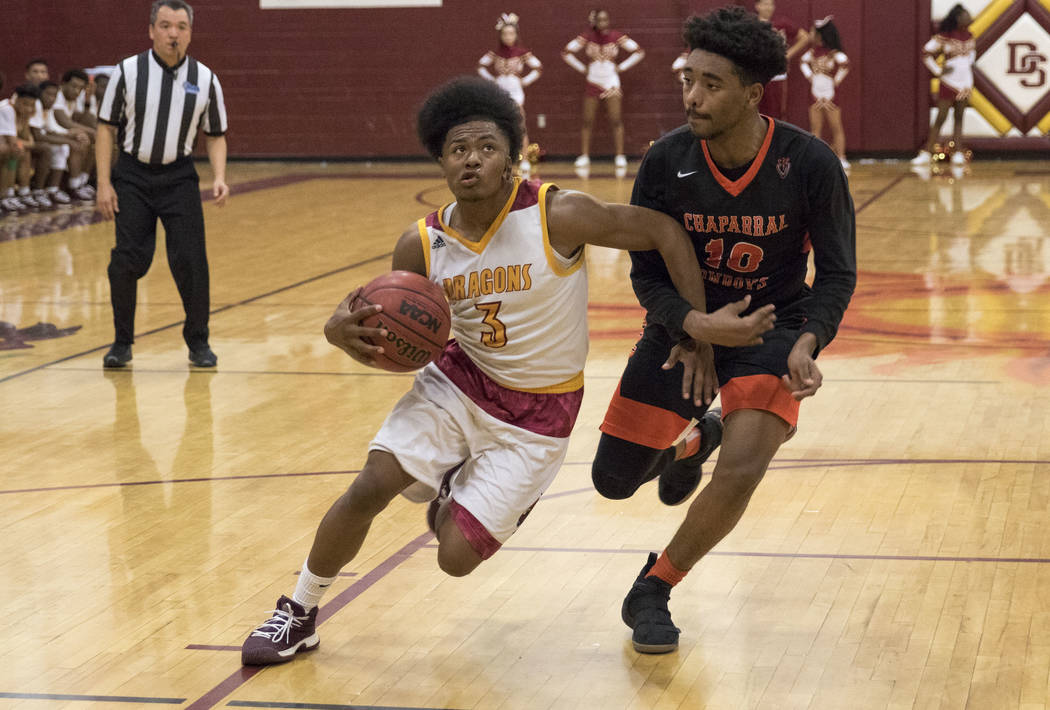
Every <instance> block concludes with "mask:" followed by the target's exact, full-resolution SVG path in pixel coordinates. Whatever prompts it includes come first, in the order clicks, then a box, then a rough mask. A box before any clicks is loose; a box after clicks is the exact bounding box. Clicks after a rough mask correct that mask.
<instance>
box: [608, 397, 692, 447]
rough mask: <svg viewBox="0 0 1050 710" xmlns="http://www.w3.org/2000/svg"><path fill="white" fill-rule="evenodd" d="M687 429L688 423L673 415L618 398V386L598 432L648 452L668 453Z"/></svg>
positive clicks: (648, 405)
mask: <svg viewBox="0 0 1050 710" xmlns="http://www.w3.org/2000/svg"><path fill="white" fill-rule="evenodd" d="M688 425H689V420H688V419H685V418H683V417H680V416H678V415H677V414H675V413H674V412H672V411H669V410H667V409H661V408H660V407H654V406H653V405H651V404H645V403H644V402H638V401H636V400H633V399H628V398H627V397H624V396H623V395H622V394H620V385H616V392H615V393H614V394H613V396H612V401H611V402H609V409H607V410H606V412H605V420H604V421H603V422H602V425H601V426H600V427H599V429H601V430H602V431H603V432H604V433H606V434H608V435H609V436H615V437H616V438H618V439H623V440H625V441H630V442H633V443H635V444H641V445H642V446H648V447H649V448H651V449H667V448H670V447H671V445H672V444H674V441H675V439H677V438H678V437H679V436H680V435H681V433H682V432H683V431H684V430H685V428H686V427H687V426H688Z"/></svg>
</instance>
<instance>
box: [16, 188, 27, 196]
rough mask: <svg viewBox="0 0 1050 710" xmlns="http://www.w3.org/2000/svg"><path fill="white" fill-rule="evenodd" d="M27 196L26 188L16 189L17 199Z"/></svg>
mask: <svg viewBox="0 0 1050 710" xmlns="http://www.w3.org/2000/svg"><path fill="white" fill-rule="evenodd" d="M28 194H29V188H28V187H20V188H18V196H19V197H25V196H26V195H28Z"/></svg>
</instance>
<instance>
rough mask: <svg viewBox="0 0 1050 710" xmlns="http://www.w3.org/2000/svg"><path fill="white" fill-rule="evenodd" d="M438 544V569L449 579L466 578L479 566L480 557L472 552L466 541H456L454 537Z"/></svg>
mask: <svg viewBox="0 0 1050 710" xmlns="http://www.w3.org/2000/svg"><path fill="white" fill-rule="evenodd" d="M445 537H446V538H449V539H447V540H442V541H441V542H440V543H439V544H438V567H439V568H441V571H442V572H444V573H445V574H447V575H449V576H450V577H466V576H467V575H468V574H470V573H471V572H473V571H474V570H476V569H477V568H478V565H480V564H481V557H480V556H479V555H478V554H477V553H476V552H474V550H473V548H471V547H470V545H469V543H467V542H466V540H456V539H454V538H455V536H445Z"/></svg>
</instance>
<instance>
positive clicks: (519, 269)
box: [418, 180, 588, 393]
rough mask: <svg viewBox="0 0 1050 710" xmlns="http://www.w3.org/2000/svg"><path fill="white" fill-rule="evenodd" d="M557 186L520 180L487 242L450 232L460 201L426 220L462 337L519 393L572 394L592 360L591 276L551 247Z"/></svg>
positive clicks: (488, 370) (429, 259) (436, 272)
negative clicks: (551, 193)
mask: <svg viewBox="0 0 1050 710" xmlns="http://www.w3.org/2000/svg"><path fill="white" fill-rule="evenodd" d="M549 189H555V190H556V189H557V188H556V187H554V186H552V185H551V184H549V183H548V184H541V183H540V182H539V181H538V180H534V181H528V182H523V181H521V180H515V183H514V190H513V192H512V193H511V195H510V197H509V198H508V200H507V204H506V205H504V207H503V211H502V212H501V213H500V214H499V216H498V217H497V218H496V220H495V221H494V222H493V224H492V226H491V227H490V228H489V231H488V232H487V233H486V234H485V235H484V237H482V239H481V240H480V241H478V242H471V241H468V240H466V239H464V238H463V237H461V236H460V235H459V234H457V233H456V231H455V230H454V229H452V228H451V227H449V226H448V224H449V222H450V220H451V217H452V215H453V214H454V212H455V210H456V203H452V204H449V205H446V206H444V207H442V208H441V209H440V210H438V211H437V212H433V213H431V214H430V215H428V216H427V217H425V218H424V219H421V220H419V223H418V227H419V235H420V239H421V240H422V245H423V253H424V255H425V257H426V264H427V276H428V277H429V278H430V280H431V281H434V282H436V283H438V284H440V285H441V286H442V287H443V288H444V290H445V294H446V295H447V296H448V300H449V305H450V307H451V311H452V335H453V336H454V337H455V339H456V342H457V343H458V344H459V347H460V348H461V349H462V350H463V352H465V353H466V354H467V356H468V357H469V358H470V359H471V361H472V362H473V363H474V364H475V365H476V366H477V367H478V369H480V370H481V371H482V372H483V373H484V374H486V375H487V376H489V377H490V378H491V379H493V380H494V381H495V382H496V383H498V384H500V385H502V386H504V387H507V388H509V389H516V390H524V391H527V392H550V393H554V392H571V391H575V390H577V389H579V388H580V387H582V386H583V366H584V364H585V362H586V360H587V342H588V340H587V270H586V269H585V268H584V253H583V249H582V248H581V249H580V250H579V252H578V253H577V254H575V255H574V256H573V257H571V258H566V257H563V256H562V255H560V254H559V253H558V252H557V251H555V250H554V248H553V247H551V244H550V239H549V237H548V234H547V207H546V197H547V191H548V190H549Z"/></svg>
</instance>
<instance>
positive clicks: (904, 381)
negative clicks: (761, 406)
mask: <svg viewBox="0 0 1050 710" xmlns="http://www.w3.org/2000/svg"><path fill="white" fill-rule="evenodd" d="M53 369H54V371H56V372H98V368H97V367H86V366H79V365H78V366H73V367H55V368H53ZM185 372H186V370H181V369H172V368H163V369H162V368H148V369H147V368H142V367H140V368H137V369H136V368H134V367H125V368H122V369H112V370H107V371H106V374H107V375H111V376H114V377H117V376H120V375H126V376H131V375H133V374H135V373H138V374H140V375H141V374H151V375H172V374H179V373H185ZM193 372H195V373H197V374H200V375H219V374H222V375H277V376H281V375H289V376H315V377H316V376H319V375H322V376H326V377H327V376H334V377H401V378H406V379H407V378H412V377H415V376H416V375H415V373H414V372H382V371H370V372H336V371H334V370H330V371H325V370H298V371H297V370H194V371H193ZM586 379H587V380H592V381H593V380H619V379H620V375H587V376H586ZM823 381H824V382H825V383H828V384H832V383H835V384H838V383H843V382H847V383H849V382H852V383H857V382H864V383H875V384H881V385H999V384H1002V382H1003V381H1002V380H923V379H919V378H900V379H898V378H893V377H843V378H830V377H825V378H824V380H823Z"/></svg>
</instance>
